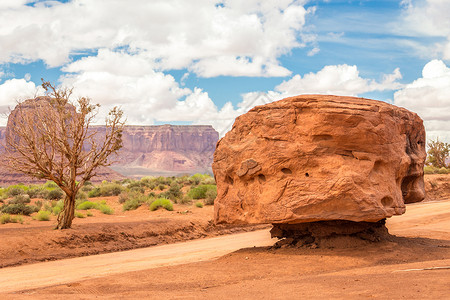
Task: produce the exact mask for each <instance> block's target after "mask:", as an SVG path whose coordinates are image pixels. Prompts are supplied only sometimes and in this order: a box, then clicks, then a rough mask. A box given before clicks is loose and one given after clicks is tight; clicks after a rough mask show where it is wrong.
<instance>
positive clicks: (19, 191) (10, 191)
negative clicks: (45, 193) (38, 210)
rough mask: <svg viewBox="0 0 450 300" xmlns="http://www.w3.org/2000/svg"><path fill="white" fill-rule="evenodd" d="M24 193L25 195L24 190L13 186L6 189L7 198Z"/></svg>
mask: <svg viewBox="0 0 450 300" xmlns="http://www.w3.org/2000/svg"><path fill="white" fill-rule="evenodd" d="M24 193H25V190H24V188H23V187H22V186H19V185H14V186H10V187H8V196H9V197H14V196H18V195H22V194H24Z"/></svg>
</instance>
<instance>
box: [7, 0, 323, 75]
mask: <svg viewBox="0 0 450 300" xmlns="http://www.w3.org/2000/svg"><path fill="white" fill-rule="evenodd" d="M2 3H3V2H2ZM6 3H7V4H4V5H2V6H0V19H1V20H2V26H1V28H0V63H2V62H3V63H5V62H21V63H26V62H30V61H34V60H39V59H42V60H44V61H45V63H46V64H48V65H49V66H52V67H55V66H61V65H63V64H65V63H67V62H68V61H69V57H70V55H71V54H74V53H77V52H84V51H86V50H92V49H94V50H95V49H99V48H100V49H101V48H105V49H110V50H111V49H117V48H118V47H125V48H128V49H129V50H130V51H132V52H133V53H135V54H142V56H141V58H142V59H145V60H148V61H149V63H150V64H152V65H153V66H152V67H156V68H158V69H159V70H168V69H182V68H187V69H190V70H191V71H193V72H196V73H197V75H198V76H204V77H211V76H219V75H229V76H242V75H245V76H286V75H289V71H288V70H286V69H285V68H283V67H282V66H280V63H279V62H278V58H279V57H280V56H281V55H283V54H286V53H288V52H289V51H291V50H292V49H293V48H296V47H304V46H305V43H310V42H311V40H307V41H303V37H302V35H301V34H300V33H301V32H302V31H303V30H304V25H305V17H306V15H307V14H312V13H313V12H314V10H313V9H309V10H306V9H305V8H304V7H303V5H304V4H305V3H306V0H305V1H303V0H283V1H278V0H252V1H237V0H224V1H219V2H218V3H215V2H214V1H209V0H198V1H182V0H155V1H147V0H130V1H122V0H110V1H90V0H76V1H70V2H68V3H59V2H49V1H45V2H44V3H40V4H39V3H38V4H36V5H35V6H34V7H30V6H26V5H24V4H25V2H24V1H17V4H15V3H16V1H8V2H6ZM216 4H220V5H216ZM308 38H309V39H311V37H308ZM305 39H306V38H305ZM313 40H314V38H313ZM234 67H235V68H234Z"/></svg>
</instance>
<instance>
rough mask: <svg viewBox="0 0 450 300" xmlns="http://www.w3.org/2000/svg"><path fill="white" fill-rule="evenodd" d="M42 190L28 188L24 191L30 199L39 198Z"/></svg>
mask: <svg viewBox="0 0 450 300" xmlns="http://www.w3.org/2000/svg"><path fill="white" fill-rule="evenodd" d="M42 191H43V189H42V188H38V187H33V188H30V189H28V190H27V191H26V193H27V194H28V196H30V198H31V199H34V198H39V197H40V196H41V193H42Z"/></svg>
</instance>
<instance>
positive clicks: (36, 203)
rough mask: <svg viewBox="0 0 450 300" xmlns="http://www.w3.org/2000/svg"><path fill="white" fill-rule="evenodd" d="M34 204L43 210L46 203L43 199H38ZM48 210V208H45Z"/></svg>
mask: <svg viewBox="0 0 450 300" xmlns="http://www.w3.org/2000/svg"><path fill="white" fill-rule="evenodd" d="M34 205H36V207H37V208H39V210H41V208H42V206H43V205H44V202H42V200H38V201H36V202H34ZM45 210H48V209H45Z"/></svg>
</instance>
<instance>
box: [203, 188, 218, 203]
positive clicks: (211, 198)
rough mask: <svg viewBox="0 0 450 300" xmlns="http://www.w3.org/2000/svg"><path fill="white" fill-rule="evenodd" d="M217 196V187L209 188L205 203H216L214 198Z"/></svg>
mask: <svg viewBox="0 0 450 300" xmlns="http://www.w3.org/2000/svg"><path fill="white" fill-rule="evenodd" d="M216 197H217V187H216V188H215V189H208V190H207V191H206V193H205V204H206V205H214V200H216Z"/></svg>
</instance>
